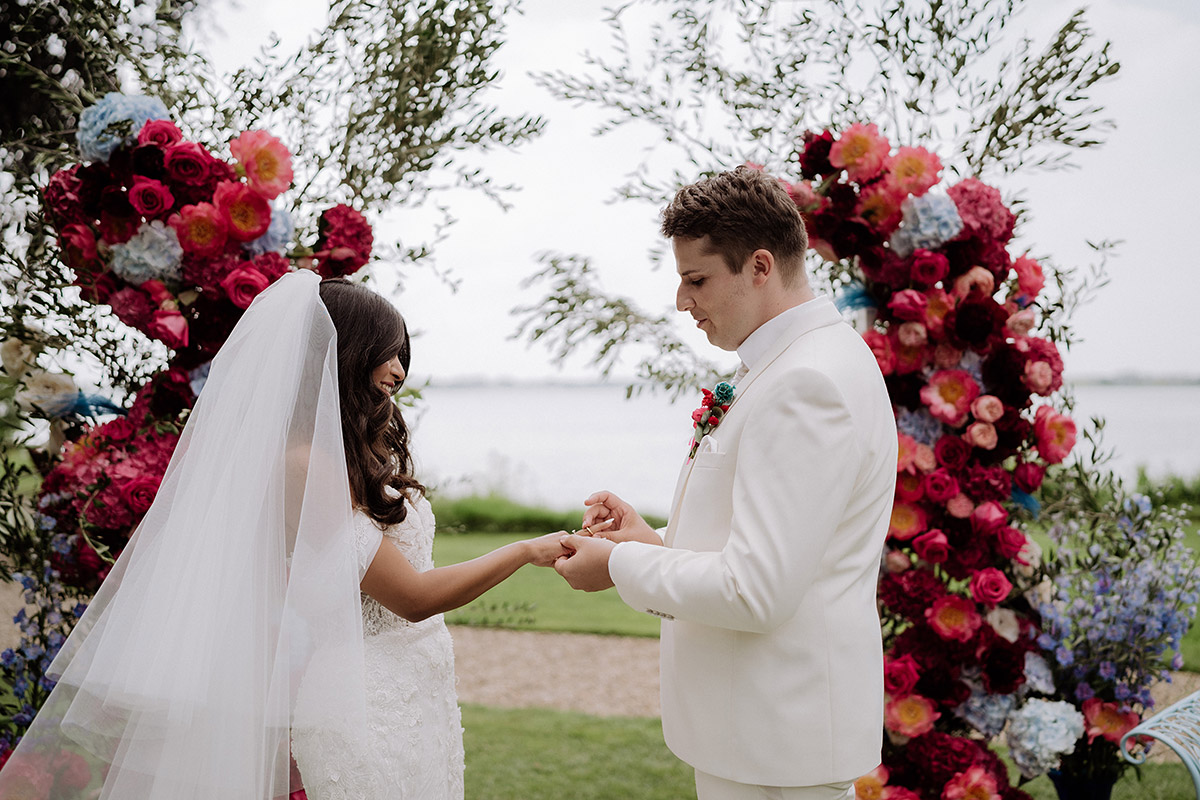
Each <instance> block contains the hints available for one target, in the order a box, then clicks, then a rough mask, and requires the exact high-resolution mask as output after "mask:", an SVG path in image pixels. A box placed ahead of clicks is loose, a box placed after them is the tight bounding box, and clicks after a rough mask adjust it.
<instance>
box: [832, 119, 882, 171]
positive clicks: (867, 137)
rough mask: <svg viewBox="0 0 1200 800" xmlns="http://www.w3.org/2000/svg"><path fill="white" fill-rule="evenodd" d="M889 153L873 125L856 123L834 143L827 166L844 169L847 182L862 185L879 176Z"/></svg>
mask: <svg viewBox="0 0 1200 800" xmlns="http://www.w3.org/2000/svg"><path fill="white" fill-rule="evenodd" d="M889 150H891V145H889V144H888V140H887V139H886V138H884V136H883V134H881V133H880V132H879V128H878V127H877V126H876V125H875V123H873V122H871V123H867V124H866V125H864V124H863V123H861V122H856V123H854V124H853V125H851V126H850V127H848V128H846V130H844V131H842V135H841V136H839V137H838V139H837V141H835V142H834V143H833V147H831V148H830V150H829V163H831V164H833V166H835V167H838V168H839V169H844V170H846V174H847V175H849V177H850V180H852V181H857V182H859V183H861V182H863V181H866V180H869V179H871V178H874V177H875V176H876V175H878V174H879V171H880V170H881V169H883V164H884V161H885V160H886V159H887V155H888V151H889Z"/></svg>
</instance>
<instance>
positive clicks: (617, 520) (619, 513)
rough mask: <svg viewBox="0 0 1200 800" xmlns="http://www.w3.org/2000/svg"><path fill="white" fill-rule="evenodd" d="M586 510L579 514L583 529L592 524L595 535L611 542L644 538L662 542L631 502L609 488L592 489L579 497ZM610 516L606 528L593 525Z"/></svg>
mask: <svg viewBox="0 0 1200 800" xmlns="http://www.w3.org/2000/svg"><path fill="white" fill-rule="evenodd" d="M583 504H584V505H585V506H587V511H585V512H584V514H583V529H584V530H587V529H588V528H596V530H595V534H594V535H595V536H598V537H601V538H604V539H608V540H610V541H613V542H645V543H647V544H662V539H661V538H660V537H659V535H658V534H657V533H656V532H655V530H654V529H653V528H651V527H650V525H649V523H647V522H646V520H644V519H642V515H641V514H639V513H638V512H637V511H635V510H634V508H633V506H631V505H629V503H626V502H625V501H624V500H622V499H621V498H619V497H617V496H616V495H615V494H613V493H612V492H596V493H595V494H593V495H592V496H591V497H589V498H588V499H587V500H584V501H583ZM608 520H611V524H610V525H609V527H608V528H605V529H600V528H598V527H597V526H599V525H602V524H603V523H604V522H605V521H608Z"/></svg>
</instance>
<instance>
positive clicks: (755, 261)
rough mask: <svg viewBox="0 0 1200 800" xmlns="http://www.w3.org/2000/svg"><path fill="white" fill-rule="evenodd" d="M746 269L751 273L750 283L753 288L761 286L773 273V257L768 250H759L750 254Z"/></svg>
mask: <svg viewBox="0 0 1200 800" xmlns="http://www.w3.org/2000/svg"><path fill="white" fill-rule="evenodd" d="M747 261H748V262H749V263H748V264H747V265H746V269H749V270H750V271H751V277H750V279H751V282H752V283H753V284H754V286H756V287H757V286H762V285H764V284H765V283H766V282H767V280H768V279H769V278H770V277H771V275H772V273H774V272H775V255H774V254H773V253H772V252H771V251H770V250H764V249H763V248H759V249H758V250H755V251H754V252H753V253H751V254H750V257H749V258H748V259H747Z"/></svg>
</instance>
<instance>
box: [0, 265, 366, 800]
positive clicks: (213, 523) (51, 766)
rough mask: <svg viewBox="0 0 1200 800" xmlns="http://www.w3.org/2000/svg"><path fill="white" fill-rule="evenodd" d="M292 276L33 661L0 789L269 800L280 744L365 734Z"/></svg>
mask: <svg viewBox="0 0 1200 800" xmlns="http://www.w3.org/2000/svg"><path fill="white" fill-rule="evenodd" d="M318 284H319V278H318V276H317V275H316V274H314V273H312V272H309V271H299V272H296V273H292V274H288V275H286V276H284V277H283V278H281V279H280V280H279V281H277V282H276V283H275V284H274V285H272V286H271V287H270V288H268V289H267V290H266V291H264V292H263V293H262V294H260V295H259V296H258V297H257V298H256V299H255V300H254V302H253V303H252V304H251V306H250V308H249V309H248V310H247V311H246V313H245V314H244V315H243V317H242V319H241V320H240V321H239V322H238V324H237V327H236V328H235V329H234V330H233V333H232V334H231V335H230V337H229V340H228V341H227V342H226V344H225V345H224V347H222V349H221V351H220V352H219V353H218V354H217V356H216V358H215V359H213V363H212V369H211V372H210V375H209V378H208V382H207V383H206V385H205V387H204V389H203V391H202V392H201V395H200V397H199V399H198V400H197V402H196V405H195V408H194V409H193V411H192V413H191V415H190V417H189V418H188V421H187V425H186V427H185V429H184V432H183V435H182V437H181V439H180V441H179V445H178V447H177V449H176V451H175V454H174V456H173V457H172V459H171V463H170V466H169V467H168V469H167V472H166V474H165V476H164V478H163V482H162V486H161V487H160V489H159V492H158V496H157V498H156V499H155V501H154V505H153V506H152V507H151V508H150V510H149V511H148V512H147V514H146V516H145V518H144V519H143V521H142V523H141V524H140V525H139V526H138V529H137V531H136V532H135V533H134V535H133V537H132V539H131V540H130V542H129V544H128V546H127V547H126V548H125V550H124V552H123V553H122V555H121V557H120V559H119V560H118V562H117V564H116V566H115V567H114V568H113V570H112V573H111V574H110V575H109V577H108V579H107V580H106V581H105V582H104V585H103V586H101V588H100V591H99V592H98V593H97V594H96V597H95V599H94V600H93V601H92V603H91V605H90V606H89V607H88V609H87V612H86V613H85V614H84V616H83V618H82V619H81V620H80V622H79V624H78V625H77V626H76V628H75V630H74V632H73V633H72V634H71V636H70V637H69V638H68V640H67V642H66V644H65V645H64V646H63V648H62V650H61V651H60V653H59V654H58V657H57V658H56V659H55V660H54V662H53V664H52V665H51V667H50V670H49V673H50V675H51V677H53V678H55V679H57V681H58V685H57V687H56V688H55V689H54V691H53V693H52V694H51V695H50V698H49V700H48V701H47V703H46V704H45V706H44V707H43V708H42V710H41V712H40V713H39V714H38V716H37V718H36V719H35V720H34V722H33V725H32V727H31V728H30V730H29V732H28V733H27V734H26V736H25V738H24V739H23V740H22V741H21V744H20V746H19V747H18V748H17V750H16V751H15V752H14V753H13V755H12V757H11V759H10V760H9V763H8V764H7V765H6V766H5V768H4V769H3V770H2V771H0V797H24V796H26V795H29V796H33V797H44V798H52V799H53V800H60V799H61V800H75V799H76V798H78V799H79V800H84V798H88V799H89V800H94V799H96V798H99V799H100V800H104V799H105V798H121V799H122V800H125V799H133V798H136V799H137V800H168V799H169V800H185V799H188V798H196V800H200V798H203V799H204V800H213V798H221V800H243V799H244V800H260V799H264V800H270V799H271V798H277V797H284V796H286V795H287V794H288V793H289V790H290V789H291V788H293V787H291V786H290V785H289V772H290V770H289V758H288V743H289V733H290V731H291V730H292V729H296V728H315V729H320V730H322V731H328V733H329V734H331V735H334V736H338V737H345V738H348V739H351V740H353V739H355V738H357V737H360V736H362V735H363V734H364V733H365V728H366V725H365V718H366V708H365V700H364V686H363V639H362V618H361V603H360V596H359V588H358V569H357V563H356V559H355V554H354V543H353V531H352V517H351V512H352V508H351V502H350V489H349V481H348V479H347V474H346V460H345V455H344V452H343V446H342V428H341V420H340V417H339V406H338V385H337V363H336V359H337V343H336V337H335V333H334V328H333V323H332V321H331V320H330V318H329V314H328V312H327V311H326V310H325V307H324V305H322V303H321V301H320V297H319V295H318Z"/></svg>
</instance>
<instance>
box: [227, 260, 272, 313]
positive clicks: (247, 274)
mask: <svg viewBox="0 0 1200 800" xmlns="http://www.w3.org/2000/svg"><path fill="white" fill-rule="evenodd" d="M267 286H268V282H267V278H266V276H265V275H263V274H262V273H261V272H259V271H258V270H256V269H254V268H253V267H243V268H241V269H235V270H234V271H233V272H231V273H229V274H228V275H227V276H225V280H223V281H221V288H222V289H224V290H225V294H227V295H229V299H230V301H231V302H232V303H233V304H234V305H235V306H237V307H238V308H249V307H250V303H251V302H253V301H254V298H255V297H258V295H259V293H260V292H261V291H262V290H263V289H266V288H267Z"/></svg>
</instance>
